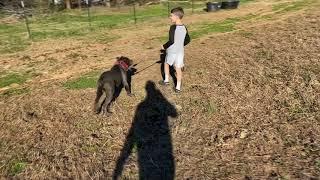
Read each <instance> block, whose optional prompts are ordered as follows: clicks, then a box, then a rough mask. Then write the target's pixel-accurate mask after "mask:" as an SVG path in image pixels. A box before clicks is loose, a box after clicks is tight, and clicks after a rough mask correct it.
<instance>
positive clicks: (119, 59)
mask: <svg viewBox="0 0 320 180" xmlns="http://www.w3.org/2000/svg"><path fill="white" fill-rule="evenodd" d="M123 63H124V64H125V65H126V66H127V68H124V69H125V70H126V71H128V70H130V68H132V67H133V61H132V60H131V59H129V58H127V57H125V56H121V57H117V64H120V65H121V64H123Z"/></svg>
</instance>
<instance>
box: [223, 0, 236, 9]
mask: <svg viewBox="0 0 320 180" xmlns="http://www.w3.org/2000/svg"><path fill="white" fill-rule="evenodd" d="M239 2H240V1H238V0H228V1H224V2H222V3H221V9H237V8H238V6H239Z"/></svg>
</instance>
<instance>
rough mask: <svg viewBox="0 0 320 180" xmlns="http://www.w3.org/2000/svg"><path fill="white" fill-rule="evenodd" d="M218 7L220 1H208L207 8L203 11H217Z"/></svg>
mask: <svg viewBox="0 0 320 180" xmlns="http://www.w3.org/2000/svg"><path fill="white" fill-rule="evenodd" d="M220 7H221V3H220V2H208V3H207V8H206V9H205V11H207V12H214V11H218V10H219V9H220Z"/></svg>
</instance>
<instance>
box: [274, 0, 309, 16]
mask: <svg viewBox="0 0 320 180" xmlns="http://www.w3.org/2000/svg"><path fill="white" fill-rule="evenodd" d="M312 2H314V1H310V0H307V1H295V2H286V3H280V4H276V5H273V6H272V11H276V13H277V14H278V13H284V12H290V11H298V10H300V9H302V8H304V7H306V6H308V4H310V3H312Z"/></svg>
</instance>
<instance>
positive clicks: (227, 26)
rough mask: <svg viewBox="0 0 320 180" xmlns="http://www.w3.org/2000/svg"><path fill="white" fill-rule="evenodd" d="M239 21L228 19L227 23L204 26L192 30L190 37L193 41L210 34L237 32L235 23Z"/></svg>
mask: <svg viewBox="0 0 320 180" xmlns="http://www.w3.org/2000/svg"><path fill="white" fill-rule="evenodd" d="M238 21H239V20H238V19H235V18H233V19H231V18H230V19H226V20H225V21H222V22H215V23H212V24H204V25H202V26H200V27H198V28H196V30H192V31H191V32H190V36H191V38H192V39H196V38H199V37H201V36H204V35H207V34H210V33H225V32H230V31H233V30H235V28H234V26H235V23H236V22H238Z"/></svg>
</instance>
